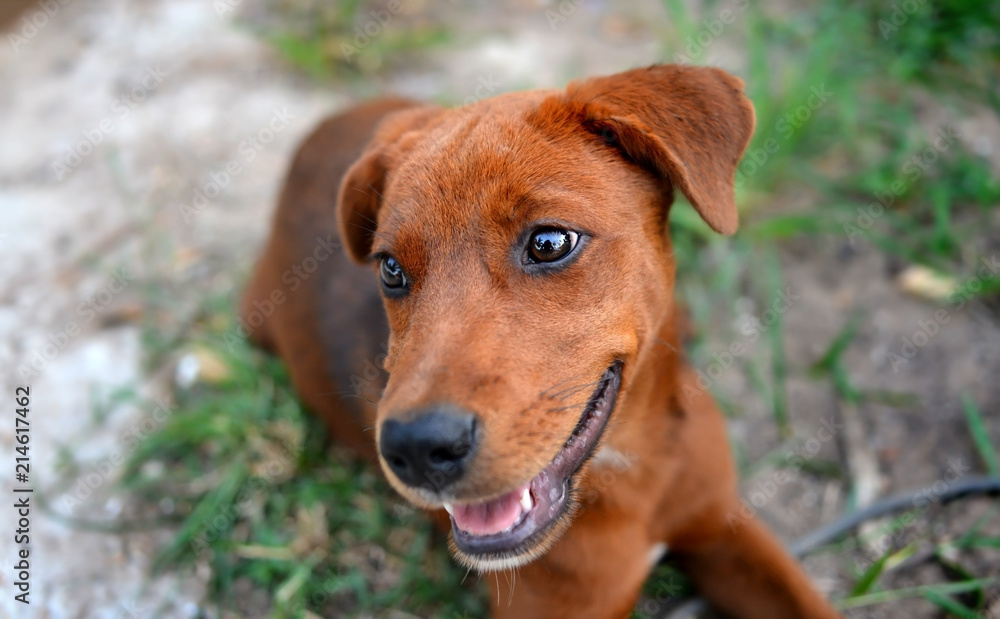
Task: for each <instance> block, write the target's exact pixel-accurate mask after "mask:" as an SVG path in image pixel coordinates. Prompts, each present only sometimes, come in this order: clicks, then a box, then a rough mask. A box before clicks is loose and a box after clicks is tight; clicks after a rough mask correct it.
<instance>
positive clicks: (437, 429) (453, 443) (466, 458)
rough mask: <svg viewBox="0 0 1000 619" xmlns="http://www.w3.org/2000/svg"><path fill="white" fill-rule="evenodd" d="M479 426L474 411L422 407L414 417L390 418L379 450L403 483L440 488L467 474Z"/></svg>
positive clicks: (427, 487) (431, 488)
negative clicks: (425, 408) (406, 419)
mask: <svg viewBox="0 0 1000 619" xmlns="http://www.w3.org/2000/svg"><path fill="white" fill-rule="evenodd" d="M478 426H479V421H478V419H477V418H476V416H475V415H473V414H472V413H468V412H465V411H462V410H458V409H455V408H450V407H439V408H435V409H431V410H426V411H422V412H420V413H419V414H417V415H416V416H414V417H413V418H412V420H411V421H400V420H397V419H388V420H386V421H385V422H384V423H383V424H382V432H381V437H380V439H379V451H380V452H381V453H382V457H383V458H384V459H385V461H386V463H387V464H388V465H389V468H390V469H391V470H392V472H393V473H394V474H395V475H396V477H398V478H399V480H400V481H402V482H403V483H404V484H406V485H408V486H412V487H415V488H423V489H427V490H430V491H432V492H438V491H440V490H442V489H444V488H445V487H447V486H448V485H450V484H452V483H454V482H456V481H458V480H459V479H460V478H461V477H462V475H464V474H465V471H466V469H467V468H468V464H469V462H471V460H472V457H473V455H474V454H475V451H476V443H477V430H478Z"/></svg>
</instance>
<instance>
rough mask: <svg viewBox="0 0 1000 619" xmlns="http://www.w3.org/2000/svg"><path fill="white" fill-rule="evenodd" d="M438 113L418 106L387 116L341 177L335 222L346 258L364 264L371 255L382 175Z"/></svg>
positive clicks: (381, 189) (383, 175)
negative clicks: (358, 156) (359, 156)
mask: <svg viewBox="0 0 1000 619" xmlns="http://www.w3.org/2000/svg"><path fill="white" fill-rule="evenodd" d="M442 111H443V108H440V107H437V106H420V107H414V108H410V109H405V110H401V111H399V112H393V113H392V114H389V115H388V116H386V117H385V119H384V120H382V122H381V124H380V125H379V127H378V130H377V131H376V132H375V136H374V137H373V138H372V141H371V142H370V143H369V144H368V147H367V148H365V151H364V153H362V155H361V158H360V159H358V160H357V161H356V162H354V165H352V166H351V167H350V168H348V169H347V172H346V173H345V174H344V179H343V181H341V183H340V192H339V195H338V197H337V221H338V226H339V228H340V238H341V239H343V241H344V248H345V249H346V251H347V255H348V256H349V257H350V258H351V259H352V260H354V261H355V262H357V263H364V262H365V259H366V258H367V257H368V254H369V253H371V250H372V244H373V243H374V241H375V233H376V229H377V227H378V213H379V210H380V209H381V208H382V204H383V202H384V198H383V195H384V193H385V186H386V176H387V175H388V174H389V172H390V171H391V170H392V168H393V166H394V162H395V161H396V159H397V158H398V157H399V155H400V154H401V153H403V152H405V151H406V150H408V147H409V146H410V145H412V142H413V141H414V140H415V139H417V135H416V134H415V132H417V131H419V130H420V129H422V128H423V127H424V126H426V125H427V123H428V122H429V121H430V120H431V119H433V118H434V117H436V116H437V115H438V114H440V113H441V112H442Z"/></svg>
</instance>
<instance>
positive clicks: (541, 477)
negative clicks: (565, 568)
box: [444, 361, 622, 569]
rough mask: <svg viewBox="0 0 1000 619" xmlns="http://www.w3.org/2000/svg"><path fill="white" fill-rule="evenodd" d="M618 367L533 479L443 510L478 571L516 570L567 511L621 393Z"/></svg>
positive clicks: (607, 374)
mask: <svg viewBox="0 0 1000 619" xmlns="http://www.w3.org/2000/svg"><path fill="white" fill-rule="evenodd" d="M621 380H622V364H621V362H620V361H616V362H615V363H614V364H612V365H611V367H609V368H608V369H607V371H605V373H604V376H603V377H602V378H601V380H600V382H599V383H598V385H597V389H596V390H595V391H594V395H593V396H591V398H590V401H589V402H588V403H587V406H586V407H585V408H584V410H583V413H582V414H581V415H580V421H579V422H578V423H577V425H576V428H575V429H574V430H573V433H572V434H571V435H570V437H569V440H567V441H566V444H565V445H564V446H563V448H562V449H561V450H560V451H559V453H558V454H556V457H555V458H553V459H552V461H551V462H550V463H549V465H548V466H546V467H545V469H543V470H542V472H541V473H539V474H538V475H537V476H535V478H534V479H532V480H531V481H530V482H528V483H526V484H524V485H523V486H521V487H519V488H516V489H514V490H511V491H510V492H508V493H506V494H504V495H502V496H499V497H496V498H494V499H491V500H489V501H483V502H481V503H470V504H463V505H451V504H447V503H446V504H445V506H444V508H445V509H446V510H448V513H449V514H451V534H452V540H453V541H454V544H455V546H456V548H457V550H458V551H459V552H460V554H462V555H464V556H465V557H464V558H465V559H466V561H467V562H468V563H470V564H472V565H473V567H476V568H478V569H496V568H503V567H508V566H510V565H517V564H519V563H521V562H522V561H518V560H517V558H518V557H520V556H522V555H525V554H527V553H530V552H531V551H532V550H533V549H534V548H535V547H536V546H538V545H539V543H540V542H541V541H542V540H544V539H545V537H546V536H547V535H548V534H549V532H550V531H551V530H552V529H553V528H554V527H555V525H556V524H557V523H558V522H559V521H560V519H562V518H563V516H564V515H565V514H566V513H567V512H568V510H569V509H570V507H571V503H572V501H571V499H570V495H571V492H572V490H573V477H574V475H575V474H576V472H577V471H579V470H580V467H582V466H583V464H584V462H586V461H587V458H589V457H590V455H591V453H593V451H594V447H595V446H596V445H597V442H598V441H599V440H600V438H601V434H602V433H603V432H604V428H605V427H606V426H607V423H608V418H609V417H611V413H612V411H613V410H614V408H615V403H616V401H617V399H618V391H619V389H620V388H621Z"/></svg>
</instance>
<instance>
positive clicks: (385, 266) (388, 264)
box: [378, 256, 406, 290]
mask: <svg viewBox="0 0 1000 619" xmlns="http://www.w3.org/2000/svg"><path fill="white" fill-rule="evenodd" d="M378 271H379V276H380V277H381V278H382V285H383V286H385V287H386V288H388V289H391V290H397V289H399V288H403V287H405V286H406V273H404V272H403V267H402V266H400V264H399V262H398V261H397V260H396V259H395V258H393V257H392V256H383V257H382V261H381V262H380V263H379V268H378Z"/></svg>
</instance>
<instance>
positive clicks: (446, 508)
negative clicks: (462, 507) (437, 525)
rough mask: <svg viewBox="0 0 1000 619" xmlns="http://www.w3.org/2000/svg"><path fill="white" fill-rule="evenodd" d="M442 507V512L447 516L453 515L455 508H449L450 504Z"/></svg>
mask: <svg viewBox="0 0 1000 619" xmlns="http://www.w3.org/2000/svg"><path fill="white" fill-rule="evenodd" d="M442 507H444V511H446V512H448V515H449V516H454V515H455V508H454V507H452V506H451V503H445V504H444V505H443V506H442Z"/></svg>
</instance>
